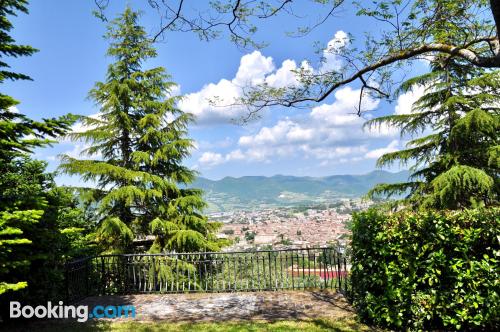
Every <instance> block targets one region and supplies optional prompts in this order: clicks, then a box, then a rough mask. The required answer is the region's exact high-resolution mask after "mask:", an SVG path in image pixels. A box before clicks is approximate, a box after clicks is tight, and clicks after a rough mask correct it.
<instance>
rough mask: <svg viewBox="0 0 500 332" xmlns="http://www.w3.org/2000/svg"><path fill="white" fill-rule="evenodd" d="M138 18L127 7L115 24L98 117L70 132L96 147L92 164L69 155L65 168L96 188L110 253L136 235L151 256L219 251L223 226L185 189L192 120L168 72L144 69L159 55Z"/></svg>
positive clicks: (98, 92) (98, 90)
mask: <svg viewBox="0 0 500 332" xmlns="http://www.w3.org/2000/svg"><path fill="white" fill-rule="evenodd" d="M138 16H139V15H138V13H136V12H133V11H132V10H131V9H130V8H127V9H126V10H125V12H124V13H123V14H122V15H120V16H119V17H118V18H117V19H115V20H114V21H113V22H112V23H111V24H110V26H109V28H108V32H107V35H106V36H107V38H108V39H109V40H110V48H109V49H108V55H109V56H111V57H113V58H114V59H115V62H114V63H112V64H111V65H110V66H109V67H108V72H107V77H106V81H105V82H100V83H97V84H96V86H95V87H94V89H92V90H91V92H90V97H91V99H93V100H94V101H95V102H96V104H97V105H99V106H100V113H99V115H98V116H97V117H81V122H82V124H83V125H84V127H86V130H85V131H84V132H79V133H72V134H70V137H71V138H72V139H74V140H83V141H85V142H86V143H88V144H89V145H90V146H89V148H88V149H86V150H85V151H84V154H86V155H87V156H88V157H93V158H94V159H90V158H89V159H76V158H71V157H69V156H63V157H62V164H61V169H62V170H64V171H65V172H66V173H68V174H78V175H81V176H82V178H83V179H84V180H91V181H93V182H94V183H95V184H96V189H93V190H92V191H93V199H94V200H95V202H96V203H97V204H98V206H99V216H98V222H99V224H100V228H99V230H98V232H97V234H96V235H97V238H98V240H99V241H101V242H102V243H105V244H107V248H106V249H107V250H108V251H112V252H123V251H128V250H131V244H132V243H131V242H132V239H133V237H139V236H144V235H151V234H155V235H156V240H155V242H154V245H153V246H152V248H151V251H153V252H159V251H164V250H175V251H195V250H201V249H211V250H217V249H218V243H217V240H216V238H215V235H214V231H215V230H216V229H217V228H218V227H219V225H218V224H216V223H210V222H208V221H207V218H206V217H205V216H203V215H202V214H201V211H202V209H203V207H204V206H205V203H204V202H203V200H202V198H201V192H200V191H199V190H195V189H188V188H187V186H188V185H189V183H191V182H192V181H193V180H194V178H195V176H196V173H195V172H194V171H192V170H190V169H188V168H187V167H185V166H183V165H182V161H183V159H184V158H186V157H187V156H189V151H190V149H191V148H192V147H193V142H192V140H191V139H189V138H187V137H186V134H187V126H188V125H189V123H191V122H192V121H193V118H192V116H191V115H190V114H186V113H183V112H182V111H180V110H179V109H178V108H176V103H177V102H178V100H179V97H173V96H171V91H172V89H173V88H174V87H175V83H173V82H170V81H169V76H168V75H167V74H166V73H165V70H164V68H161V67H157V68H152V69H143V66H144V64H145V62H146V61H147V60H148V59H151V58H154V57H155V56H156V50H155V49H154V48H153V46H152V42H151V41H150V40H149V39H148V38H147V36H146V33H145V31H144V29H143V27H141V26H139V25H138V23H137V21H138Z"/></svg>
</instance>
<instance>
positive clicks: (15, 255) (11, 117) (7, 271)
mask: <svg viewBox="0 0 500 332" xmlns="http://www.w3.org/2000/svg"><path fill="white" fill-rule="evenodd" d="M18 12H21V13H25V14H27V13H28V10H27V1H25V0H5V1H2V2H1V4H0V58H1V59H0V84H1V83H3V82H4V81H5V80H12V81H16V80H30V79H31V78H30V77H29V76H27V75H25V74H22V73H18V72H15V71H12V70H11V69H10V67H9V65H8V64H7V62H6V60H5V58H8V57H15V58H17V57H22V56H30V55H32V54H33V53H35V52H36V51H37V50H36V49H35V48H33V47H31V46H27V45H18V44H16V42H15V40H14V39H13V38H12V37H11V35H10V31H11V30H12V28H13V25H12V23H11V22H10V20H9V16H16V14H17V13H18ZM17 104H19V102H18V101H17V100H15V99H14V98H12V97H11V96H8V95H5V94H2V93H0V174H2V179H1V180H0V262H1V263H0V294H2V293H5V292H8V291H16V290H19V289H22V288H25V287H26V286H27V285H28V283H27V282H26V281H25V280H26V279H23V274H22V273H21V274H19V271H21V270H23V269H25V268H26V267H28V266H29V265H30V263H31V260H32V259H33V257H32V256H31V255H30V254H25V251H26V250H25V248H26V246H30V244H31V243H32V241H31V239H28V238H26V236H25V235H26V234H25V233H26V231H27V230H28V229H32V228H33V227H34V225H36V224H37V223H39V221H40V219H41V218H42V215H43V213H44V210H43V208H44V207H45V205H44V204H43V202H42V201H38V198H36V195H34V194H33V196H32V197H31V198H30V197H17V196H13V197H9V199H6V198H5V195H6V192H7V191H9V190H10V191H12V190H13V188H17V189H18V190H19V191H22V188H20V182H19V181H17V180H22V179H20V178H19V177H18V178H16V177H15V174H14V173H15V172H19V171H20V170H19V169H13V168H12V166H13V165H16V164H17V166H19V164H18V163H19V162H21V164H22V160H23V159H24V158H26V156H28V155H29V154H30V153H31V152H32V150H33V149H34V148H36V147H41V146H44V145H47V144H50V143H51V142H52V141H51V140H50V138H49V137H52V138H53V137H56V136H58V135H61V134H63V133H65V131H66V130H67V129H68V128H69V126H70V125H71V123H72V117H71V116H65V117H61V118H58V119H44V120H43V121H34V120H32V119H30V118H28V117H27V116H25V115H23V114H20V113H18V112H17V111H16V110H15V106H16V105H17ZM23 165H24V164H23ZM13 171H14V172H13ZM11 176H13V177H11ZM7 178H11V180H12V179H14V180H16V179H17V180H16V181H4V179H7ZM27 200H28V201H29V202H30V203H33V204H25V203H26V201H27ZM34 203H37V204H34ZM16 275H17V276H16ZM14 276H15V277H14ZM24 277H25V276H24Z"/></svg>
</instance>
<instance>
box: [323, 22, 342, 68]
mask: <svg viewBox="0 0 500 332" xmlns="http://www.w3.org/2000/svg"><path fill="white" fill-rule="evenodd" d="M348 44H349V36H348V35H347V33H345V32H344V31H342V30H339V31H337V32H336V33H335V36H334V37H333V39H332V40H330V41H329V42H328V44H327V46H326V48H325V49H324V50H323V63H322V64H321V67H320V69H319V71H320V72H322V73H324V72H329V71H338V70H339V69H340V68H341V67H342V59H341V57H339V56H338V53H339V52H341V51H342V49H343V48H344V47H346V46H347V45H348Z"/></svg>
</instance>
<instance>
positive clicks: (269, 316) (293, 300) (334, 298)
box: [78, 291, 355, 322]
mask: <svg viewBox="0 0 500 332" xmlns="http://www.w3.org/2000/svg"><path fill="white" fill-rule="evenodd" d="M78 304H83V305H88V306H89V307H90V308H93V307H94V306H96V305H102V306H106V305H133V306H135V308H136V317H135V318H134V319H132V318H121V319H120V320H135V321H156V320H166V321H170V322H185V321H189V322H207V321H208V322H210V321H215V322H217V321H229V320H260V321H262V320H267V321H276V320H284V319H301V320H304V319H305V320H307V319H317V318H334V319H336V318H343V317H346V318H347V317H352V316H354V315H355V313H354V311H353V309H352V308H351V307H350V306H349V304H348V303H347V301H346V299H345V298H344V297H343V296H342V295H341V294H339V293H336V292H332V291H279V292H278V291H276V292H271V291H269V292H252V293H211V294H206V293H203V294H143V295H126V296H99V297H89V298H86V299H85V300H82V301H81V302H79V303H78Z"/></svg>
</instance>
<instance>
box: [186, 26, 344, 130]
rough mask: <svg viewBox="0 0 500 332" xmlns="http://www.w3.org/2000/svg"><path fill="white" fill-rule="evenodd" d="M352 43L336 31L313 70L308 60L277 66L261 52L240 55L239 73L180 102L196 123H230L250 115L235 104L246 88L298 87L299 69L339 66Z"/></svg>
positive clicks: (309, 69)
mask: <svg viewBox="0 0 500 332" xmlns="http://www.w3.org/2000/svg"><path fill="white" fill-rule="evenodd" d="M348 43H349V38H348V36H347V34H346V33H345V32H344V31H337V32H336V33H335V36H334V37H333V39H332V40H330V41H329V42H328V44H327V47H326V48H325V50H324V52H323V61H322V63H321V64H320V66H319V68H317V69H314V68H313V67H312V66H311V65H310V64H309V63H308V62H307V61H302V62H301V63H299V64H298V65H297V63H296V62H295V61H294V60H291V59H286V60H284V61H283V62H282V63H281V66H280V67H278V68H277V67H276V66H275V64H274V61H273V58H272V57H270V56H267V57H266V56H264V55H263V54H262V53H261V52H259V51H253V52H252V53H249V54H245V55H244V56H242V57H241V60H240V65H239V68H238V71H237V72H236V75H235V77H234V78H232V79H226V78H224V79H221V80H220V81H219V82H217V83H209V84H206V85H205V86H203V87H202V88H201V90H199V91H197V92H193V93H188V94H186V95H185V96H184V98H183V100H182V101H180V103H179V108H180V109H181V110H183V111H184V112H189V113H192V114H194V115H195V116H196V118H197V123H198V124H202V125H210V124H212V125H213V124H220V123H228V122H230V121H231V120H234V119H238V118H240V117H242V116H245V115H246V114H247V110H246V108H245V107H241V106H238V105H234V104H235V102H236V101H237V100H238V99H239V98H241V97H242V96H243V93H244V88H246V87H249V86H256V85H258V84H262V83H266V84H268V85H269V86H271V87H276V88H281V87H286V86H297V85H298V84H300V83H299V81H298V79H297V75H296V71H297V70H298V69H304V70H307V71H311V72H314V71H316V72H326V71H332V70H338V69H340V67H341V65H342V61H341V58H340V57H338V56H337V55H336V53H338V52H339V50H340V49H341V48H343V47H345V46H346V45H347V44H348Z"/></svg>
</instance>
